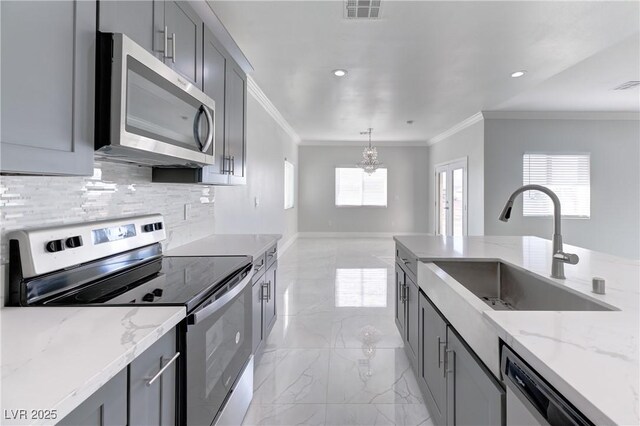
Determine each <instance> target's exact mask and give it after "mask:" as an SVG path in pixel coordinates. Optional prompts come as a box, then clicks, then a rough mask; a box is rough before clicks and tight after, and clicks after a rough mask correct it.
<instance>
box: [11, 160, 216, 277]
mask: <svg viewBox="0 0 640 426" xmlns="http://www.w3.org/2000/svg"><path fill="white" fill-rule="evenodd" d="M213 202H214V188H213V187H208V186H202V185H178V184H174V185H172V184H165V183H151V168H150V167H139V166H136V165H130V164H118V163H109V162H103V163H98V162H96V163H95V165H94V173H93V176H91V177H51V176H0V236H1V237H2V246H1V247H0V253H1V255H2V262H1V263H0V265H6V264H7V263H8V262H9V259H8V255H9V253H8V242H7V241H6V238H5V237H6V235H7V233H8V232H10V231H11V230H14V229H22V228H30V227H42V226H53V225H58V224H63V223H74V222H86V221H91V220H99V219H105V218H113V217H118V216H130V215H136V214H146V213H161V214H162V215H163V216H164V219H165V224H166V227H167V240H166V241H165V244H164V246H165V249H166V248H171V247H176V246H179V245H182V244H185V243H188V242H190V241H193V240H196V239H198V238H202V237H204V236H206V235H210V234H213V232H214V217H213V207H214V205H213ZM185 204H189V205H190V213H189V219H187V220H185V219H184V217H185V216H184V212H185ZM3 269H4V268H3Z"/></svg>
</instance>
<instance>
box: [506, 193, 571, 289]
mask: <svg viewBox="0 0 640 426" xmlns="http://www.w3.org/2000/svg"><path fill="white" fill-rule="evenodd" d="M525 191H540V192H543V193H545V194H547V195H548V196H549V198H551V201H553V257H552V259H551V277H552V278H559V279H562V280H563V279H565V276H564V264H565V263H568V264H570V265H575V264H576V263H578V261H579V260H580V258H579V257H578V255H577V254H571V253H565V252H564V251H563V250H562V234H561V233H560V228H561V217H562V215H561V213H560V199H559V198H558V196H557V195H556V194H555V192H553V191H552V190H550V189H549V188H546V187H544V186H542V185H525V186H522V187H520V188H518V189H516V190H515V191H513V194H511V196H510V197H509V199H508V200H507V204H505V206H504V208H503V209H502V213H500V218H499V219H500V220H501V221H503V222H507V221H509V218H510V217H511V208H512V207H513V201H514V200H515V198H516V197H517V196H518V195H520V194H522V193H523V192H525Z"/></svg>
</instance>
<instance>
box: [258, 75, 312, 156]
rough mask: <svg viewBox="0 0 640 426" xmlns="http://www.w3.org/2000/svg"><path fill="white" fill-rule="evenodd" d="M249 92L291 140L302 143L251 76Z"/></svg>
mask: <svg viewBox="0 0 640 426" xmlns="http://www.w3.org/2000/svg"><path fill="white" fill-rule="evenodd" d="M247 90H248V91H249V93H250V94H251V96H253V98H254V99H255V100H256V101H258V103H259V104H260V105H261V106H262V108H264V110H265V111H267V113H268V114H269V115H270V116H271V118H273V120H274V121H275V122H276V123H278V124H279V125H280V127H282V129H283V130H284V131H285V132H287V134H288V135H289V136H291V139H293V141H294V142H295V143H296V144H299V143H300V136H299V135H298V133H296V131H295V130H294V129H293V127H291V125H290V124H289V123H288V122H287V120H285V118H284V117H283V116H282V114H280V111H278V108H276V106H275V105H274V104H273V103H272V102H271V101H270V100H269V98H268V97H267V95H265V94H264V92H263V91H262V89H261V88H260V86H258V83H256V81H255V80H254V79H253V78H252V77H251V76H250V75H248V76H247Z"/></svg>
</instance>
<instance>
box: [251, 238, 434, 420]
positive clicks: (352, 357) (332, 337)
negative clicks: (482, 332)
mask: <svg viewBox="0 0 640 426" xmlns="http://www.w3.org/2000/svg"><path fill="white" fill-rule="evenodd" d="M394 282H395V272H394V244H393V240H392V239H391V238H389V239H311V238H301V239H298V240H297V241H296V242H295V243H294V244H293V245H292V246H291V247H290V248H289V249H288V250H287V251H286V252H285V253H284V255H283V256H281V258H280V259H279V264H278V282H277V299H276V303H277V309H278V320H277V322H276V324H275V326H274V328H273V330H272V332H271V335H270V336H269V338H268V340H267V342H266V343H265V348H264V352H263V355H262V357H261V359H260V360H259V362H258V364H257V368H256V375H255V378H254V390H255V393H254V397H253V402H252V404H251V407H250V408H249V412H248V413H247V415H246V417H245V421H244V424H245V425H325V424H326V425H393V424H397V425H431V424H432V423H431V420H430V418H429V413H428V411H427V409H426V407H425V405H424V403H423V399H422V395H421V393H420V390H419V389H418V384H417V382H416V378H415V376H414V373H413V371H412V370H411V367H410V365H409V360H408V359H407V357H406V355H405V353H404V349H403V348H402V345H403V344H402V338H401V337H400V333H399V332H398V330H397V329H396V325H395V322H394V303H393V301H394Z"/></svg>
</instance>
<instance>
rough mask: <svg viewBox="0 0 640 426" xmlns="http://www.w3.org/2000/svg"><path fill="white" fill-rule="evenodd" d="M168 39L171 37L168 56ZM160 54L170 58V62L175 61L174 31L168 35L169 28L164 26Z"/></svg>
mask: <svg viewBox="0 0 640 426" xmlns="http://www.w3.org/2000/svg"><path fill="white" fill-rule="evenodd" d="M169 39H171V56H169V53H168V50H169ZM162 55H163V56H164V58H165V59H171V62H173V63H174V64H175V63H176V33H171V37H169V28H168V27H167V26H166V25H165V26H164V52H162Z"/></svg>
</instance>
